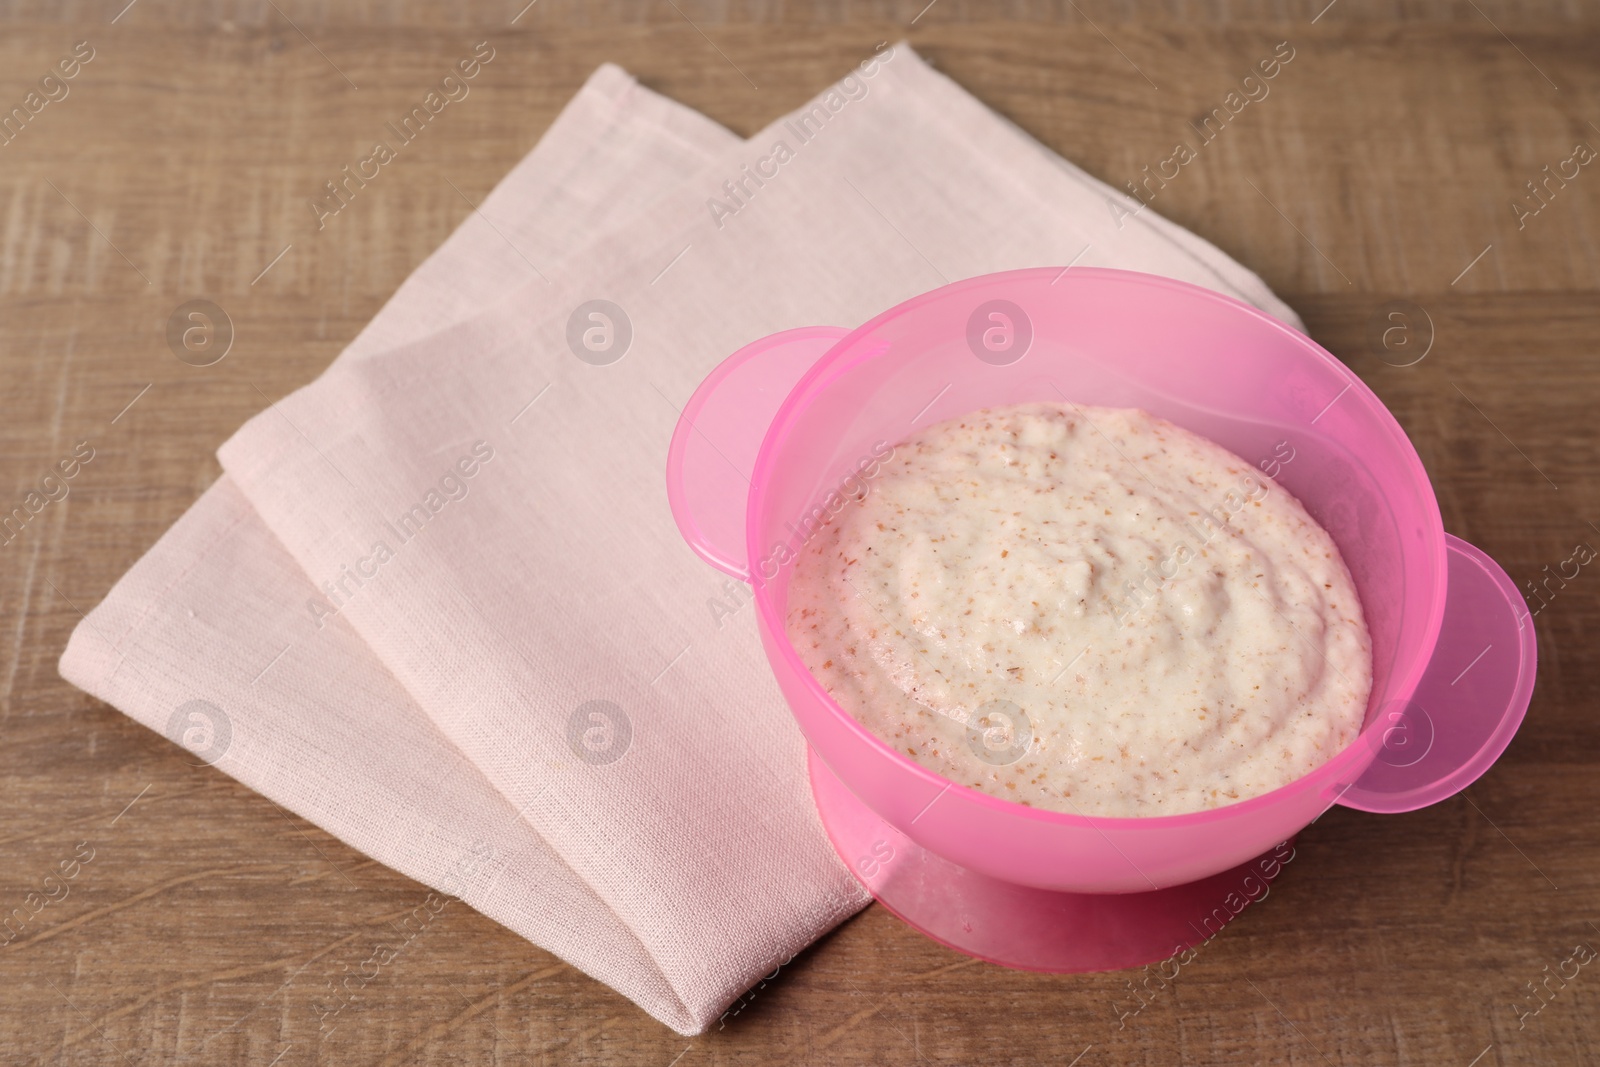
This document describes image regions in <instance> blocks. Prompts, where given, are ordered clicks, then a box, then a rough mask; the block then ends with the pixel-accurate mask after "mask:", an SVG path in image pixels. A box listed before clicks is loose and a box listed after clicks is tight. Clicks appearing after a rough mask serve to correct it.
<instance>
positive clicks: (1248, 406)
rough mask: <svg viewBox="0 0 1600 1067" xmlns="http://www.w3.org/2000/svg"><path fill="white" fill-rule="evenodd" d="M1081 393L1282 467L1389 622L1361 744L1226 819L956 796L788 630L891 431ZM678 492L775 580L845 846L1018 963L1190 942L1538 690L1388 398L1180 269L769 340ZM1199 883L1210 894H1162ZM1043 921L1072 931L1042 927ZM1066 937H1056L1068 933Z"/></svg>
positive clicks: (729, 568) (730, 391)
mask: <svg viewBox="0 0 1600 1067" xmlns="http://www.w3.org/2000/svg"><path fill="white" fill-rule="evenodd" d="M1063 400H1070V401H1071V402H1073V403H1075V404H1084V405H1103V406H1109V407H1136V408H1143V409H1144V410H1146V411H1149V412H1151V413H1152V414H1155V415H1158V416H1160V417H1162V418H1165V419H1168V420H1170V421H1171V422H1174V423H1176V424H1178V425H1179V426H1183V427H1185V428H1187V429H1189V430H1191V431H1193V432H1195V433H1198V434H1200V435H1202V436H1204V437H1208V438H1210V439H1211V440H1213V441H1215V442H1217V443H1218V444H1220V445H1222V446H1224V447H1225V448H1227V449H1229V450H1230V451H1232V452H1234V453H1236V454H1237V455H1239V456H1240V457H1242V458H1244V459H1245V460H1247V461H1249V462H1252V463H1258V465H1259V467H1260V468H1261V470H1262V471H1263V473H1264V474H1267V475H1269V476H1271V477H1274V478H1275V479H1276V480H1277V482H1278V483H1279V484H1280V485H1282V486H1284V487H1285V488H1287V489H1288V490H1289V491H1290V492H1292V493H1293V494H1294V495H1295V496H1296V497H1298V498H1299V500H1300V501H1301V502H1302V503H1303V504H1304V505H1305V507H1306V508H1307V510H1308V511H1309V512H1310V513H1311V514H1312V516H1314V517H1315V518H1316V519H1317V521H1318V522H1319V523H1321V524H1322V526H1323V527H1324V528H1326V529H1327V530H1328V532H1329V533H1330V534H1331V535H1332V536H1333V538H1334V540H1335V541H1336V542H1337V543H1338V545H1339V548H1340V551H1341V552H1342V553H1343V555H1344V559H1345V562H1346V564H1347V565H1348V566H1349V568H1350V572H1351V574H1352V576H1353V577H1354V579H1355V583H1356V588H1357V590H1358V591H1359V593H1360V596H1361V602H1362V605H1363V607H1364V609H1365V612H1366V619H1367V625H1368V627H1369V629H1370V630H1371V634H1372V649H1373V664H1372V666H1373V695H1372V700H1371V703H1370V705H1369V707H1368V709H1367V719H1366V726H1365V728H1364V730H1363V732H1362V734H1361V736H1360V738H1359V740H1357V741H1356V742H1355V743H1353V744H1352V745H1351V746H1350V747H1349V748H1347V749H1346V750H1345V751H1344V752H1342V753H1340V754H1339V755H1337V756H1335V757H1334V758H1333V759H1332V760H1330V761H1328V762H1327V763H1326V764H1324V765H1323V766H1321V767H1319V768H1318V769H1316V770H1314V771H1312V772H1311V773H1310V774H1307V775H1306V776H1304V777H1303V778H1300V779H1298V780H1296V781H1294V782H1291V783H1290V784H1289V785H1286V786H1284V787H1282V788H1281V789H1277V790H1275V791H1273V792H1271V793H1268V794H1265V795H1263V796H1258V797H1253V798H1251V799H1248V800H1243V801H1240V802H1238V803H1235V804H1231V805H1228V806H1226V807H1222V808H1217V809H1214V810H1211V811H1204V812H1198V813H1194V814H1188V815H1171V816H1159V817H1152V818H1141V819H1125V818H1100V817H1094V818H1090V817H1084V816H1079V815H1073V814H1063V813H1059V812H1052V811H1043V810H1039V809H1035V808H1029V807H1024V806H1022V805H1019V804H1015V803H1012V802H1009V801H1005V800H1000V799H997V798H995V797H992V796H988V795H986V794H984V793H980V792H977V791H975V790H972V789H969V788H966V787H964V786H960V785H956V784H954V783H952V782H950V781H949V780H947V779H944V778H941V777H939V776H938V775H935V774H934V773H932V772H931V771H928V770H925V769H924V768H922V767H921V766H919V765H918V764H916V763H914V762H912V761H911V760H909V759H908V758H906V757H905V756H904V755H902V754H900V753H897V752H895V751H894V750H893V749H892V748H890V747H889V746H888V745H887V744H885V743H884V742H882V741H880V740H879V739H878V738H877V737H875V736H873V735H872V734H871V733H869V732H868V731H867V730H866V729H865V728H864V727H862V726H861V725H860V724H859V723H858V722H857V721H856V720H855V719H854V718H852V717H851V716H850V715H849V714H848V713H847V712H845V711H844V710H843V709H841V708H840V707H839V706H838V705H837V704H836V703H835V702H834V701H833V700H832V699H831V698H830V697H829V696H828V694H827V693H826V692H825V691H824V690H823V688H822V686H821V685H820V684H819V683H818V682H817V681H816V680H815V679H814V678H813V677H812V676H811V674H810V673H809V672H808V671H807V670H806V668H805V666H804V665H803V664H802V662H801V660H800V658H799V656H798V655H797V654H796V652H795V650H794V648H793V647H792V646H791V645H790V643H789V640H788V637H787V635H786V631H785V625H784V620H785V617H786V602H787V596H788V583H789V578H790V575H791V573H792V566H789V565H788V563H789V561H791V560H792V559H793V554H794V553H795V552H796V551H797V550H798V548H799V547H800V545H801V544H802V543H803V541H804V540H805V539H806V531H807V530H808V529H811V527H810V526H808V525H807V524H806V523H805V521H804V520H805V517H806V516H807V515H809V514H812V513H813V509H814V508H816V507H817V505H818V504H819V503H820V502H821V501H823V500H825V499H826V497H827V494H828V493H829V492H830V491H834V490H837V489H838V487H839V485H840V483H841V480H842V479H844V478H845V477H846V476H847V475H850V474H851V473H852V472H854V471H855V470H856V468H857V465H858V463H859V462H860V461H861V460H862V458H863V457H868V456H870V455H871V453H872V449H873V447H874V445H875V444H879V443H883V442H886V443H888V444H891V445H892V444H895V443H898V442H899V441H901V440H903V439H904V438H906V437H907V436H909V435H910V434H912V433H914V432H916V431H918V430H920V429H922V428H925V427H927V426H929V425H931V424H933V423H936V422H940V421H943V420H945V419H948V418H952V417H954V416H957V415H961V414H964V413H967V412H970V411H974V410H977V409H979V408H985V407H993V406H997V405H1004V404H1018V403H1025V402H1031V401H1057V402H1060V401H1063ZM1285 457H1288V458H1287V459H1285ZM852 484H853V483H852ZM667 490H668V495H669V499H670V501H671V505H672V510H673V514H674V516H675V518H676V520H677V522H678V525H679V528H680V529H681V530H682V532H683V535H684V537H685V538H686V539H687V540H688V542H689V543H690V544H691V545H692V546H693V547H694V549H695V551H696V552H697V553H699V554H700V555H701V556H702V557H703V558H704V559H706V560H707V561H708V562H710V563H712V564H713V565H715V566H716V567H718V568H720V569H721V570H723V571H726V572H727V573H729V574H732V575H734V576H736V577H738V578H740V579H741V580H744V581H747V582H749V583H750V584H751V585H752V587H753V589H754V597H755V605H756V616H757V619H758V621H759V626H760V631H761V637H762V640H763V642H764V644H765V647H766V652H767V657H768V659H769V660H770V662H771V665H772V670H773V673H774V674H775V675H776V677H777V680H778V683H779V685H780V686H781V687H782V690H783V693H784V696H785V697H786V698H787V700H788V703H789V706H790V708H791V709H792V710H793V713H794V716H795V719H796V720H797V721H798V723H799V725H800V728H801V730H802V731H803V732H804V734H805V736H806V738H807V740H808V741H809V743H810V745H811V748H812V755H813V759H812V778H813V786H814V791H815V793H816V795H817V800H818V804H819V807H820V808H821V810H822V817H823V821H824V824H825V825H826V826H827V828H828V830H829V833H830V835H831V836H832V838H833V840H834V842H835V844H836V845H837V846H838V847H839V849H840V854H841V856H842V857H843V858H844V859H845V861H846V862H847V863H849V864H850V865H851V867H852V869H853V870H854V871H856V873H857V874H858V876H860V877H861V878H862V880H863V881H864V882H865V883H866V884H867V885H868V887H869V888H871V889H872V890H873V892H874V893H875V894H877V895H878V896H879V898H880V899H882V900H884V901H885V902H886V903H888V904H889V905H890V907H891V908H893V909H894V910H895V911H897V912H898V913H900V914H901V915H902V916H903V917H905V918H907V919H908V921H910V922H912V923H913V925H916V926H918V927H919V928H920V929H923V930H924V931H925V932H927V933H929V934H930V935H932V936H934V937H937V938H939V939H940V940H943V941H946V942H947V943H950V944H953V945H955V946H956V947H958V948H962V949H963V950H965V951H968V952H972V953H973V954H976V955H981V956H984V957H985V958H989V959H994V960H997V961H1000V962H1005V963H1010V964H1013V965H1017V966H1028V967H1038V968H1043V969H1054V970H1076V969H1087V968H1090V967H1104V966H1115V965H1119V964H1126V963H1132V962H1138V961H1139V960H1140V959H1141V958H1144V959H1150V958H1156V957H1158V956H1160V955H1162V954H1164V952H1165V951H1166V949H1167V948H1176V947H1182V944H1181V943H1179V942H1188V943H1192V942H1193V941H1194V940H1195V938H1194V937H1192V936H1188V935H1184V934H1183V933H1182V931H1183V930H1184V929H1185V928H1186V927H1187V928H1194V919H1193V918H1192V917H1191V913H1192V914H1204V913H1205V908H1204V907H1201V906H1200V905H1202V904H1205V903H1207V902H1209V901H1210V899H1211V898H1213V897H1216V896H1218V895H1219V894H1220V892H1221V891H1222V888H1224V887H1225V886H1226V885H1228V884H1231V883H1229V882H1227V880H1226V879H1224V881H1223V882H1221V883H1218V882H1216V879H1217V877H1218V876H1222V875H1225V874H1229V873H1230V872H1231V873H1232V874H1233V875H1237V874H1238V871H1239V870H1243V869H1244V868H1240V865H1241V864H1246V863H1247V862H1248V861H1250V860H1252V858H1254V857H1257V856H1259V855H1261V854H1262V853H1264V852H1267V851H1268V850H1269V849H1272V848H1273V847H1274V846H1277V845H1279V844H1280V843H1282V842H1285V841H1286V840H1287V839H1289V838H1292V837H1293V836H1294V834H1295V833H1297V832H1298V831H1299V830H1301V829H1302V828H1303V827H1305V826H1306V825H1307V824H1309V823H1310V822H1312V821H1313V820H1314V819H1316V818H1317V817H1318V816H1319V815H1320V814H1321V813H1322V812H1323V811H1324V810H1326V809H1327V808H1328V807H1329V806H1330V805H1332V804H1334V803H1340V804H1343V805H1345V806H1347V807H1352V808H1358V809H1361V810H1363V811H1371V812H1400V811H1409V810H1412V809H1415V808H1420V807H1423V806H1425V805H1427V804H1432V803H1434V802H1436V801H1438V800H1441V799H1443V798H1445V797H1448V796H1450V795H1452V794H1454V793H1456V792H1457V791H1459V790H1461V789H1462V788H1464V787H1465V786H1467V785H1468V784H1470V783H1471V782H1473V781H1474V780H1476V779H1477V778H1478V776H1479V775H1481V774H1483V772H1484V771H1485V770H1487V769H1488V767H1489V766H1490V765H1491V764H1492V763H1493V762H1494V761H1495V759H1496V758H1498V756H1499V755H1500V753H1501V752H1502V751H1504V749H1505V747H1506V745H1507V743H1509V741H1510V739H1511V736H1512V734H1513V733H1515V731H1516V729H1517V726H1518V725H1519V724H1520V722H1521V721H1522V717H1523V714H1524V712H1525V711H1526V710H1527V706H1528V701H1529V699H1530V697H1531V694H1532V690H1533V679H1534V665H1535V644H1534V631H1533V627H1532V625H1531V624H1530V622H1529V619H1528V615H1527V612H1526V610H1525V608H1524V606H1523V601H1522V598H1521V596H1520V595H1519V594H1518V592H1517V590H1516V587H1515V586H1514V585H1513V584H1512V583H1511V581H1510V579H1509V578H1507V577H1506V575H1505V573H1504V572H1503V571H1502V570H1501V569H1500V568H1499V567H1498V566H1497V565H1496V564H1495V563H1494V562H1493V561H1492V560H1490V559H1489V558H1488V557H1487V556H1485V555H1484V554H1483V553H1482V552H1480V551H1478V550H1477V549H1476V548H1474V547H1472V546H1471V545H1469V544H1467V543H1466V542H1464V541H1461V540H1459V539H1457V538H1454V537H1452V536H1450V535H1448V534H1446V533H1445V532H1444V529H1443V526H1442V523H1441V521H1440V517H1439V506H1438V502H1437V501H1436V500H1435V498H1434V494H1433V488H1432V486H1431V485H1430V484H1429V482H1428V476H1427V473H1426V471H1424V469H1423V467H1422V463H1421V462H1420V461H1419V460H1418V458H1417V454H1416V451H1415V450H1414V449H1413V448H1412V446H1411V442H1410V441H1409V440H1408V439H1407V438H1406V435H1405V433H1404V432H1403V431H1402V430H1401V428H1400V426H1399V424H1398V423H1396V422H1395V420H1394V417H1393V416H1392V415H1391V414H1390V413H1389V411H1388V409H1387V408H1385V407H1384V406H1383V404H1382V403H1381V402H1380V401H1379V400H1378V398H1377V397H1376V396H1375V395H1374V394H1373V393H1372V391H1371V390H1369V389H1368V388H1367V387H1366V386H1365V385H1364V384H1362V382H1361V381H1360V380H1359V379H1358V378H1356V376H1355V375H1354V374H1352V373H1351V372H1350V371H1349V370H1348V369H1346V368H1345V366H1344V365H1343V364H1341V363H1340V362H1339V361H1338V360H1337V359H1335V358H1334V357H1333V356H1332V355H1330V354H1329V353H1328V352H1327V351H1326V350H1324V349H1323V348H1321V347H1320V346H1318V345H1317V344H1316V343H1315V342H1313V341H1311V340H1310V339H1309V338H1307V337H1306V336H1304V335H1303V334H1300V333H1298V332H1296V331H1295V330H1293V329H1291V328H1290V327H1288V326H1285V325H1284V324H1283V323H1281V322H1278V321H1277V320H1275V319H1273V318H1271V317H1269V316H1267V315H1265V314H1263V313H1262V312H1260V311H1258V310H1256V309H1255V308H1252V307H1250V306H1248V305H1246V304H1243V303H1241V302H1239V301H1237V300H1233V299H1230V298H1228V297H1225V296H1221V295H1219V294H1217V293H1214V292H1212V291H1210V290H1207V289H1202V288H1199V287H1196V286H1193V285H1188V284H1184V283H1182V282H1177V281H1173V280H1170V279H1167V278H1162V277H1157V276H1153V275H1147V274H1138V273H1133V272H1128V271H1117V270H1102V269H1092V268H1073V269H1071V270H1066V271H1062V270H1056V269H1034V270H1020V271H1010V272H1006V273H1002V274H992V275H987V276H984V277H980V278H973V279H969V280H967V281H962V282H957V283H955V284H953V285H947V286H945V287H943V288H941V289H936V290H934V291H933V292H930V293H925V294H923V295H922V296H918V297H916V298H914V299H911V300H908V301H906V302H905V303H903V304H901V305H899V306H898V307H895V308H892V309H890V310H888V311H886V312H884V313H883V314H882V315H879V316H878V317H877V318H875V319H873V320H872V321H870V322H868V323H866V324H865V325H863V326H860V327H859V328H857V329H855V330H851V331H846V330H843V329H836V328H830V327H808V328H805V329H799V330H790V331H786V332H784V333H780V334H775V335H773V336H770V337H767V338H763V339H762V340H760V341H757V342H755V343H753V344H751V345H748V346H747V347H745V348H743V349H741V350H740V351H739V352H737V353H735V354H734V355H733V356H731V357H730V358H728V359H727V360H726V361H725V362H723V363H722V364H721V365H720V366H718V367H717V368H716V370H714V371H713V372H712V373H711V375H710V376H709V377H708V378H707V379H706V380H705V381H704V382H703V383H702V384H701V386H700V387H699V389H698V390H697V391H696V392H695V394H694V396H693V397H692V398H691V399H690V401H689V403H688V404H687V405H686V406H685V408H684V411H683V416H682V418H681V420H680V421H679V424H678V428H677V432H676V434H675V436H674V438H673V441H672V445H671V450H670V454H669V459H668V469H667ZM751 561H754V563H753V564H752V562H751ZM1276 866H1277V865H1276V864H1274V865H1273V869H1271V870H1267V869H1266V868H1262V869H1263V870H1267V873H1269V874H1271V873H1276V869H1275V868H1276ZM1208 879H1210V882H1208V881H1207V880H1208ZM1236 880H1237V879H1236V878H1235V881H1236ZM1197 885H1198V886H1203V887H1205V889H1204V892H1200V893H1199V894H1198V896H1196V892H1188V891H1185V890H1175V891H1169V892H1165V893H1162V892H1156V891H1163V890H1169V887H1186V886H1187V887H1191V888H1193V887H1195V886H1197ZM1104 894H1129V895H1132V896H1133V897H1136V898H1143V899H1142V900H1134V899H1129V900H1125V901H1120V902H1118V901H1116V900H1114V899H1107V898H1106V897H1104V896H1102V895H1104ZM1195 908H1199V910H1198V911H1195V910H1194V909H1195ZM1130 909H1131V910H1130ZM1140 909H1143V910H1140ZM1186 909H1187V910H1186ZM1163 914H1166V915H1170V916H1171V917H1172V919H1173V921H1172V922H1169V923H1167V924H1166V927H1165V928H1163V929H1162V930H1160V931H1159V932H1158V933H1157V934H1153V935H1150V936H1148V937H1147V936H1143V935H1135V934H1133V933H1129V932H1126V931H1124V932H1123V933H1121V934H1118V933H1116V932H1115V931H1112V932H1111V933H1106V932H1105V931H1106V930H1107V929H1109V928H1110V927H1115V926H1117V925H1118V923H1119V922H1122V921H1123V919H1126V922H1125V923H1124V925H1129V924H1131V926H1136V927H1141V928H1144V927H1151V926H1152V924H1153V926H1154V927H1160V926H1161V924H1160V923H1159V922H1155V921H1154V920H1153V919H1152V918H1151V916H1157V915H1163ZM1119 916H1121V918H1119ZM1178 920H1181V922H1180V921H1178ZM1041 923H1043V924H1044V925H1046V926H1049V927H1050V929H1052V930H1055V931H1056V933H1055V934H1051V935H1048V936H1042V935H1041V934H1040V933H1039V930H1040V924H1041ZM1108 924H1109V925H1108ZM1089 927H1093V928H1094V929H1095V930H1098V931H1099V932H1098V933H1093V934H1091V933H1090V932H1089V931H1088V928H1089ZM1171 931H1176V933H1175V934H1174V933H1171ZM1196 933H1197V934H1198V933H1199V931H1198V929H1196ZM1052 937H1054V939H1055V942H1056V944H1055V947H1053V948H1052V947H1049V946H1048V945H1045V944H1044V943H1045V942H1050V941H1051V939H1052ZM1152 938H1153V940H1152ZM1086 940H1087V941H1092V942H1095V943H1096V947H1094V948H1093V949H1092V950H1089V949H1085V948H1084V944H1085V942H1086Z"/></svg>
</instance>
